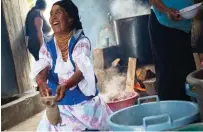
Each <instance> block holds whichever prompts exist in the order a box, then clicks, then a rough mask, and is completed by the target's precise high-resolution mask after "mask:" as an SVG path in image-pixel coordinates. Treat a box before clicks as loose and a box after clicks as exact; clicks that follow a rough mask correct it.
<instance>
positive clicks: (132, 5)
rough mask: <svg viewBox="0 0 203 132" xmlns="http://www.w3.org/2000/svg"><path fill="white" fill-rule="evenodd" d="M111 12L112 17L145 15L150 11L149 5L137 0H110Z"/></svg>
mask: <svg viewBox="0 0 203 132" xmlns="http://www.w3.org/2000/svg"><path fill="white" fill-rule="evenodd" d="M110 7H111V14H112V16H113V18H114V19H121V18H126V17H133V16H140V15H146V14H149V12H150V7H149V5H148V4H145V3H144V2H142V1H138V0H111V1H110Z"/></svg>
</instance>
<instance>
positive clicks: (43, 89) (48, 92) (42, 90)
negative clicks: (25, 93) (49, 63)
mask: <svg viewBox="0 0 203 132" xmlns="http://www.w3.org/2000/svg"><path fill="white" fill-rule="evenodd" d="M39 92H40V95H41V96H42V97H44V96H49V95H51V89H50V88H48V85H47V83H46V82H44V83H42V84H40V85H39Z"/></svg>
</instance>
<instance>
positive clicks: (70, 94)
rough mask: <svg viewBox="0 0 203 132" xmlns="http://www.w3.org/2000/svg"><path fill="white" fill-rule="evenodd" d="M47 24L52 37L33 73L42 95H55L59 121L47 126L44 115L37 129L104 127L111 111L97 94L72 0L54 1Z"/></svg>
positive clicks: (47, 122) (59, 129) (58, 129)
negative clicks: (56, 124) (56, 123)
mask: <svg viewBox="0 0 203 132" xmlns="http://www.w3.org/2000/svg"><path fill="white" fill-rule="evenodd" d="M50 24H51V26H52V29H53V31H54V36H53V38H52V39H51V40H50V41H48V42H47V43H46V44H44V45H43V46H42V47H41V49H40V53H39V61H37V62H36V65H35V66H34V67H35V69H34V70H33V76H34V77H35V76H36V82H37V84H38V86H39V88H40V94H41V96H46V95H47V93H52V95H57V100H58V106H59V110H60V115H61V117H62V124H61V125H58V126H53V125H50V123H49V121H48V120H47V117H46V114H44V116H43V119H42V121H40V124H39V126H38V129H37V130H38V131H74V130H85V129H99V130H105V128H106V118H107V116H109V114H111V110H110V109H109V107H108V106H107V105H106V104H105V103H104V101H103V100H101V99H100V98H99V96H98V90H97V89H96V78H95V75H94V71H93V67H92V65H91V62H90V42H89V40H88V39H87V37H86V36H85V35H84V33H83V31H82V25H81V22H80V19H79V15H78V9H77V7H76V6H75V5H74V3H73V2H72V1H71V0H67V1H58V2H56V3H55V4H54V5H53V6H52V9H51V14H50ZM47 82H48V84H47Z"/></svg>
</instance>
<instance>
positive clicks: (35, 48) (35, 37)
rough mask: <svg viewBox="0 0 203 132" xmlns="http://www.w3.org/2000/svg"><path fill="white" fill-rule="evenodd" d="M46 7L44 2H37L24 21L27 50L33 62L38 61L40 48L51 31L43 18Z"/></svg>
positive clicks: (39, 0) (38, 0)
mask: <svg viewBox="0 0 203 132" xmlns="http://www.w3.org/2000/svg"><path fill="white" fill-rule="evenodd" d="M46 6H47V4H46V1H45V0H37V1H36V4H35V6H34V7H33V8H32V9H31V10H30V11H29V12H28V14H27V17H26V21H25V26H26V36H28V47H27V48H28V50H29V52H30V53H31V54H32V55H33V57H34V58H35V61H37V60H39V50H40V47H41V45H42V44H43V43H44V40H45V38H46V36H47V35H48V33H49V32H50V31H51V28H50V26H49V25H48V23H47V22H46V20H45V18H44V16H43V13H44V11H45V10H46Z"/></svg>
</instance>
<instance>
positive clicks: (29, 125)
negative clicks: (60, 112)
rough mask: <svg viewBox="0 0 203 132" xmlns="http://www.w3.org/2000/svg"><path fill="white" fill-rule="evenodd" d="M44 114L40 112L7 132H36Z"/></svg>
mask: <svg viewBox="0 0 203 132" xmlns="http://www.w3.org/2000/svg"><path fill="white" fill-rule="evenodd" d="M42 114H43V112H40V113H38V114H36V115H35V116H33V117H31V118H29V119H27V120H26V121H24V122H21V123H20V124H18V125H16V126H14V127H12V128H10V129H8V130H7V131H36V130H37V126H38V123H39V121H40V120H41V118H42Z"/></svg>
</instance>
